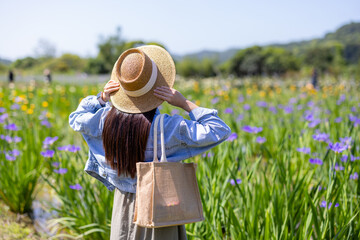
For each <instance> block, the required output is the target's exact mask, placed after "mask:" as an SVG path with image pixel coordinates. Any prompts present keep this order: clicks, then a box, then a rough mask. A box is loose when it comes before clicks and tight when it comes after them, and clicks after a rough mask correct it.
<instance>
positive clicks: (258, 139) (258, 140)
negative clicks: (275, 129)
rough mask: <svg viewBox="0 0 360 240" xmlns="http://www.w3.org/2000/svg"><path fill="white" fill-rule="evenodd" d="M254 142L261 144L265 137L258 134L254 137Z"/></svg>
mask: <svg viewBox="0 0 360 240" xmlns="http://www.w3.org/2000/svg"><path fill="white" fill-rule="evenodd" d="M256 142H257V143H260V144H262V143H264V142H266V138H265V137H260V136H259V137H257V138H256Z"/></svg>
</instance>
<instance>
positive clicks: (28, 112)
mask: <svg viewBox="0 0 360 240" xmlns="http://www.w3.org/2000/svg"><path fill="white" fill-rule="evenodd" d="M26 113H27V114H33V113H34V110H32V109H28V110H27V112H26Z"/></svg>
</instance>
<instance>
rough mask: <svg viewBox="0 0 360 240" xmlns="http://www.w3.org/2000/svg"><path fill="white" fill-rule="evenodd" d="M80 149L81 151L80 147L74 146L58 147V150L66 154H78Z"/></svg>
mask: <svg viewBox="0 0 360 240" xmlns="http://www.w3.org/2000/svg"><path fill="white" fill-rule="evenodd" d="M80 149H81V148H80V147H78V146H75V145H66V146H62V147H58V150H60V151H68V152H78V151H80Z"/></svg>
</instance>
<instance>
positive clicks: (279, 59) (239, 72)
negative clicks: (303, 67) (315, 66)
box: [221, 46, 299, 76]
mask: <svg viewBox="0 0 360 240" xmlns="http://www.w3.org/2000/svg"><path fill="white" fill-rule="evenodd" d="M221 69H222V72H227V73H228V74H234V75H236V76H247V75H254V76H259V75H262V74H267V75H274V74H284V73H286V72H287V71H296V70H299V60H298V59H297V58H296V57H295V56H294V55H293V54H292V53H291V52H289V51H286V50H285V49H283V48H278V47H267V48H262V47H259V46H254V47H250V48H246V49H243V50H240V51H238V52H237V53H236V54H235V56H234V57H233V58H232V59H230V60H229V61H228V62H226V63H225V64H223V66H222V67H221Z"/></svg>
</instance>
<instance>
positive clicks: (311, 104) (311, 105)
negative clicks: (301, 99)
mask: <svg viewBox="0 0 360 240" xmlns="http://www.w3.org/2000/svg"><path fill="white" fill-rule="evenodd" d="M307 106H308V107H309V108H312V107H313V106H315V103H314V102H313V101H309V102H308V103H307Z"/></svg>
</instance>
